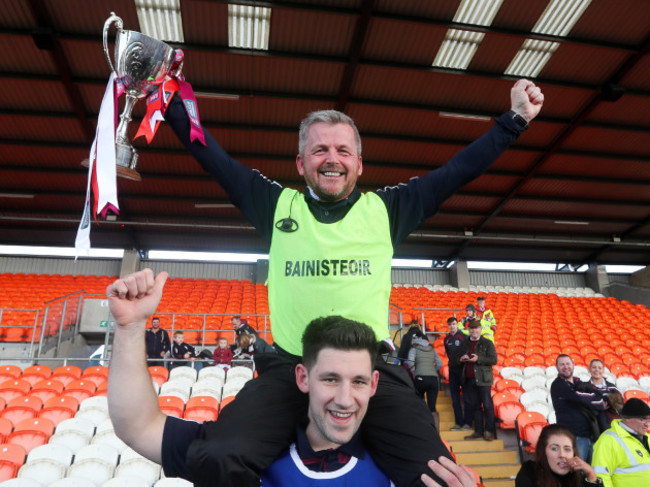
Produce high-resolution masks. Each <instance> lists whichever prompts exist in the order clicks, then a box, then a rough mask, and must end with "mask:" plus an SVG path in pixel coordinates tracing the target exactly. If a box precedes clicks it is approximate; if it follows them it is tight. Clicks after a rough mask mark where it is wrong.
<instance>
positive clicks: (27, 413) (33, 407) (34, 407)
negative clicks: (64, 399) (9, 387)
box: [0, 396, 43, 424]
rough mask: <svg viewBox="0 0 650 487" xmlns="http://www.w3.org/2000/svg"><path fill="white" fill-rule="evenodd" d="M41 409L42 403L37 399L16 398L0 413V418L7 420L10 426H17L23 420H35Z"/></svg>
mask: <svg viewBox="0 0 650 487" xmlns="http://www.w3.org/2000/svg"><path fill="white" fill-rule="evenodd" d="M42 407H43V401H41V399H40V398H39V397H36V396H23V397H16V398H14V399H12V400H11V401H9V403H8V404H7V407H6V408H5V409H3V410H2V412H0V417H2V418H6V419H8V420H9V421H11V422H12V424H18V423H19V422H21V421H22V420H23V419H29V418H35V417H36V416H37V414H38V412H39V411H40V410H41V408H42Z"/></svg>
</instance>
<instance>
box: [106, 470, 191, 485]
mask: <svg viewBox="0 0 650 487" xmlns="http://www.w3.org/2000/svg"><path fill="white" fill-rule="evenodd" d="M118 468H119V466H118ZM116 475H117V473H116ZM190 485H193V484H190ZM102 487H151V483H150V482H147V481H146V480H144V479H143V478H141V477H133V476H128V477H127V476H123V475H121V474H120V475H119V477H113V478H112V479H110V480H109V481H108V482H106V483H105V484H104V485H103V486H102Z"/></svg>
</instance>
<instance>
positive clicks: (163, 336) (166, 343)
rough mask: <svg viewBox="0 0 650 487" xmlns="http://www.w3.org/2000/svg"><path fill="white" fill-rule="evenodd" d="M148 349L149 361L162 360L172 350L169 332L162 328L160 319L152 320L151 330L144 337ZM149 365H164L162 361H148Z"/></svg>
mask: <svg viewBox="0 0 650 487" xmlns="http://www.w3.org/2000/svg"><path fill="white" fill-rule="evenodd" d="M144 339H145V344H146V347H147V357H148V358H149V359H161V358H164V357H165V354H166V353H167V352H169V351H170V350H171V342H170V340H169V333H167V330H164V329H162V328H160V318H158V317H157V316H154V317H153V318H151V328H149V329H148V330H147V332H146V333H145V336H144ZM147 365H149V366H152V365H163V362H162V361H158V360H148V361H147Z"/></svg>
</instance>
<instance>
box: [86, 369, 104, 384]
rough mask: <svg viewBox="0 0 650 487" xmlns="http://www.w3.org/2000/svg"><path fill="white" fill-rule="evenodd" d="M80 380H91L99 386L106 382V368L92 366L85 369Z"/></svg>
mask: <svg viewBox="0 0 650 487" xmlns="http://www.w3.org/2000/svg"><path fill="white" fill-rule="evenodd" d="M81 378H82V379H88V380H91V381H93V382H94V383H95V384H101V383H102V382H104V381H106V380H108V367H105V366H103V365H93V366H92V367H87V368H86V369H84V371H83V373H82V374H81Z"/></svg>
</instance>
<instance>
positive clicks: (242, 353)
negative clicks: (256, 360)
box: [232, 333, 255, 360]
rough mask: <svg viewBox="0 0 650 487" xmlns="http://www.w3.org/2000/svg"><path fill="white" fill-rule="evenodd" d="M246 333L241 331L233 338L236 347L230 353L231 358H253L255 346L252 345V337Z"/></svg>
mask: <svg viewBox="0 0 650 487" xmlns="http://www.w3.org/2000/svg"><path fill="white" fill-rule="evenodd" d="M254 336H255V335H250V334H248V333H242V334H241V335H238V336H237V338H235V344H236V345H237V347H236V348H235V350H234V351H233V353H232V359H233V360H253V354H254V353H255V347H254V346H253V337H254Z"/></svg>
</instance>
